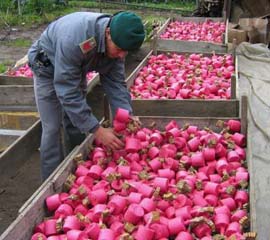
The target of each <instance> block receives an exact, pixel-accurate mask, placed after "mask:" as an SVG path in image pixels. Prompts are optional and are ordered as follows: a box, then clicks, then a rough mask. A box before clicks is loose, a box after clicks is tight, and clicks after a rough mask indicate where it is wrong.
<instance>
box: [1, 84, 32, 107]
mask: <svg viewBox="0 0 270 240" xmlns="http://www.w3.org/2000/svg"><path fill="white" fill-rule="evenodd" d="M0 102H1V105H35V95H34V87H33V86H31V85H24V86H23V85H21V86H19V85H17V86H0Z"/></svg>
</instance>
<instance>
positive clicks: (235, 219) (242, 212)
mask: <svg viewBox="0 0 270 240" xmlns="http://www.w3.org/2000/svg"><path fill="white" fill-rule="evenodd" d="M245 216H247V212H246V211H245V210H242V209H238V210H236V211H235V212H234V213H233V215H232V216H231V221H232V222H239V220H240V219H241V218H243V217H245Z"/></svg>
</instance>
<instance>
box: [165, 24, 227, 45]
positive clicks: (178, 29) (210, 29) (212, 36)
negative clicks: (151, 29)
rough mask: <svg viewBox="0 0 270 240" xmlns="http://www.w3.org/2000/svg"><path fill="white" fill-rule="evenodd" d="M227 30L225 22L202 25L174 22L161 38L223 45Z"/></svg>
mask: <svg viewBox="0 0 270 240" xmlns="http://www.w3.org/2000/svg"><path fill="white" fill-rule="evenodd" d="M225 30H226V24H225V23H224V22H214V21H212V20H206V21H204V22H201V23H197V22H192V21H174V22H171V23H169V25H168V27H167V29H166V30H165V32H164V33H162V34H161V36H160V38H162V39H170V40H184V41H196V42H198V41H205V42H212V43H222V40H223V34H224V33H225Z"/></svg>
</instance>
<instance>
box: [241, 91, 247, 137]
mask: <svg viewBox="0 0 270 240" xmlns="http://www.w3.org/2000/svg"><path fill="white" fill-rule="evenodd" d="M240 106H241V110H240V114H241V115H240V118H241V133H243V134H244V135H246V136H247V111H248V98H247V96H242V97H241V105H240Z"/></svg>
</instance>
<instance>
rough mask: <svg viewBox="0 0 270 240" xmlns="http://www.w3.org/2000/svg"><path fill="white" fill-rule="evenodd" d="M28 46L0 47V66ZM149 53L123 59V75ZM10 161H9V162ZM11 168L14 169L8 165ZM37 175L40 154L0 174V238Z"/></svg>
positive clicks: (98, 108) (18, 34)
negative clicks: (124, 71) (14, 172)
mask: <svg viewBox="0 0 270 240" xmlns="http://www.w3.org/2000/svg"><path fill="white" fill-rule="evenodd" d="M45 27H46V26H45V25H44V26H39V27H33V28H31V29H28V30H25V29H23V28H21V29H17V30H16V31H12V32H11V34H10V35H9V36H8V37H7V39H8V40H14V39H28V40H31V41H32V42H33V41H35V40H36V39H37V38H38V36H39V35H40V34H41V32H42V31H43V30H44V29H45ZM4 35H5V32H4V31H3V30H2V32H1V31H0V38H1V37H3V36H4ZM27 50H28V47H14V46H13V47H7V46H5V45H4V44H1V45H0V63H1V62H9V63H11V65H13V64H15V62H16V61H17V60H19V59H20V58H22V57H23V56H25V54H26V53H27ZM149 51H150V47H149V44H148V43H146V44H144V45H143V46H142V48H141V49H140V50H138V51H135V52H130V53H129V54H128V56H127V58H126V76H128V75H129V74H130V73H131V72H132V71H133V70H134V69H135V68H136V66H137V65H138V64H139V63H140V62H141V61H142V60H143V59H144V57H145V56H146V55H147V54H148V52H149ZM102 94H103V92H102V88H101V86H99V85H98V86H96V87H95V88H94V89H93V91H92V93H91V94H90V96H89V97H88V102H89V103H90V105H91V107H92V109H93V110H94V113H95V115H96V116H97V117H98V118H99V119H101V118H102V116H103V103H102V102H101V101H100V96H102ZM10 161H12V159H11V160H10ZM10 167H16V166H12V164H11V165H10ZM40 183H41V182H40V172H39V153H38V152H35V153H33V155H32V156H29V159H27V161H26V163H25V164H24V165H23V166H22V167H21V168H18V169H17V173H16V174H15V175H13V176H6V175H2V176H1V178H0V235H1V233H2V232H3V231H4V230H5V229H6V228H7V227H8V226H9V224H11V222H12V221H13V220H14V219H15V218H16V216H17V214H18V210H19V209H20V208H21V207H22V205H23V204H24V203H25V201H26V200H27V199H28V198H29V197H30V196H31V195H32V194H33V193H34V192H35V190H36V189H37V188H38V187H39V186H40Z"/></svg>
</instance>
